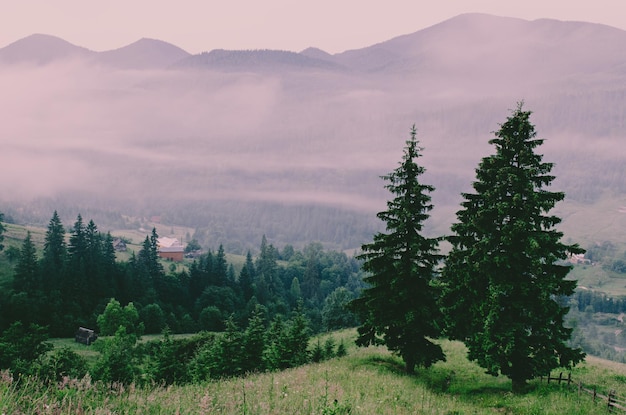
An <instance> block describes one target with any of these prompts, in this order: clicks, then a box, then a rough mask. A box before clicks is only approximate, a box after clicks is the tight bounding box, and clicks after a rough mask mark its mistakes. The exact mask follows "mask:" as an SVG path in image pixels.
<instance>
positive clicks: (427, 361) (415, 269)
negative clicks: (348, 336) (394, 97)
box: [351, 126, 445, 373]
mask: <svg viewBox="0 0 626 415" xmlns="http://www.w3.org/2000/svg"><path fill="white" fill-rule="evenodd" d="M416 135H417V131H416V129H415V126H413V128H412V129H411V138H410V139H409V140H408V141H407V142H406V147H405V149H404V156H403V159H402V161H401V163H400V165H399V167H398V168H397V169H396V170H394V171H393V172H392V173H390V174H388V175H386V176H383V177H382V178H383V179H384V180H386V181H387V182H388V184H387V185H386V186H385V188H386V189H387V190H389V191H390V192H391V193H392V194H393V195H394V196H395V197H394V198H393V200H390V201H388V202H387V208H388V209H387V210H386V211H383V212H380V213H378V215H377V216H378V218H380V219H381V220H382V221H384V222H385V224H386V227H387V232H388V233H378V234H376V235H375V236H374V241H373V242H372V243H370V244H366V245H363V247H362V250H363V254H361V255H360V256H359V258H360V259H362V260H363V261H364V263H363V269H364V270H365V271H366V272H368V273H369V275H368V276H367V277H366V278H365V281H366V282H367V283H368V284H369V287H367V288H366V289H364V290H363V291H362V294H361V297H360V298H358V299H356V300H354V301H353V302H352V303H351V305H352V309H353V310H354V311H355V312H356V313H357V314H358V316H359V317H360V318H361V321H362V325H361V326H360V327H359V329H358V332H359V336H358V339H357V344H358V345H359V346H367V345H370V344H384V345H386V346H387V348H388V349H389V350H391V351H392V352H394V353H397V354H398V355H400V356H401V357H402V359H403V360H404V362H405V365H406V371H407V372H408V373H412V372H413V371H414V369H415V366H416V365H419V366H424V367H428V366H430V365H431V364H432V363H435V362H436V361H438V360H444V359H445V356H444V354H443V351H442V350H441V347H440V346H439V345H436V344H434V343H433V342H432V341H431V340H430V338H433V337H437V336H439V334H440V330H439V327H438V322H439V321H440V316H439V308H438V305H437V295H436V290H435V288H434V287H433V284H432V280H433V276H434V275H435V267H436V266H437V264H438V262H439V260H440V259H441V256H440V255H439V254H438V240H437V239H436V238H426V237H424V236H423V235H422V231H423V227H424V221H426V220H427V219H428V217H429V214H428V212H429V211H430V210H431V209H432V205H431V203H430V202H431V198H430V196H429V193H430V192H432V191H433V190H434V187H433V186H430V185H425V184H422V183H420V176H421V175H422V174H423V173H424V171H425V170H424V168H423V167H422V166H420V165H418V164H417V162H416V160H417V158H419V157H420V156H421V150H422V149H421V147H419V146H418V141H417V139H416Z"/></svg>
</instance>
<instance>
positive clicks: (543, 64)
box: [334, 13, 626, 77]
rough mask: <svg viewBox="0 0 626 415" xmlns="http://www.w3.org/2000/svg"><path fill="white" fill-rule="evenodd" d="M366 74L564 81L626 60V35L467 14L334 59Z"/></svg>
mask: <svg viewBox="0 0 626 415" xmlns="http://www.w3.org/2000/svg"><path fill="white" fill-rule="evenodd" d="M334 60H335V61H336V62H338V63H341V64H343V65H346V66H349V67H352V68H362V69H364V70H369V71H376V70H390V69H394V70H396V71H397V70H403V71H404V72H410V71H415V70H417V71H424V72H426V71H428V73H430V74H432V73H433V72H434V71H437V72H439V73H440V74H445V75H455V74H458V73H463V72H472V73H476V72H480V73H482V74H483V75H484V76H485V77H491V76H492V75H493V74H497V73H501V72H503V71H506V72H509V73H511V75H512V74H513V73H514V72H517V73H519V74H527V75H532V76H534V75H538V74H540V75H541V76H543V77H545V76H550V77H562V76H564V75H565V76H567V75H570V74H574V73H581V72H588V71H599V70H606V69H607V68H611V67H615V66H616V65H618V64H620V63H623V62H625V61H626V31H623V30H620V29H615V28H612V27H610V26H605V25H600V24H591V23H584V22H562V21H557V20H551V19H540V20H535V21H527V20H522V19H517V18H508V17H497V16H492V15H486V14H475V13H470V14H462V15H459V16H457V17H454V18H452V19H449V20H446V21H444V22H442V23H439V24H436V25H434V26H431V27H429V28H426V29H423V30H420V31H418V32H415V33H412V34H408V35H405V36H399V37H396V38H393V39H390V40H387V41H385V42H382V43H379V44H376V45H372V46H369V47H366V48H362V49H358V50H350V51H346V52H343V53H340V54H337V55H335V56H334Z"/></svg>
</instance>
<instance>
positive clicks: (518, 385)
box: [511, 379, 526, 393]
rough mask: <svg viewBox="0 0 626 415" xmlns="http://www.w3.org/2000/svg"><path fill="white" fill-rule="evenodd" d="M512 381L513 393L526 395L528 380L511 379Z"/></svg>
mask: <svg viewBox="0 0 626 415" xmlns="http://www.w3.org/2000/svg"><path fill="white" fill-rule="evenodd" d="M511 381H512V387H511V389H512V391H513V393H524V392H525V391H526V380H525V379H511Z"/></svg>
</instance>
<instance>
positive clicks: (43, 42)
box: [0, 34, 190, 69]
mask: <svg viewBox="0 0 626 415" xmlns="http://www.w3.org/2000/svg"><path fill="white" fill-rule="evenodd" d="M189 56H190V55H189V53H188V52H186V51H184V50H183V49H181V48H179V47H178V46H174V45H172V44H170V43H167V42H163V41H160V40H155V39H146V38H143V39H140V40H138V41H136V42H134V43H131V44H130V45H127V46H124V47H121V48H119V49H114V50H109V51H104V52H94V51H92V50H89V49H86V48H83V47H80V46H76V45H73V44H71V43H69V42H67V41H65V40H63V39H61V38H58V37H55V36H50V35H41V34H35V35H31V36H28V37H25V38H23V39H20V40H18V41H16V42H13V43H11V44H10V45H8V46H6V47H4V48H2V49H0V64H8V65H12V64H36V65H45V64H50V63H58V62H63V61H68V60H83V61H85V62H87V63H92V64H93V63H96V64H100V65H105V66H109V67H112V68H121V69H165V68H167V67H169V66H171V65H173V64H174V63H176V62H178V61H180V60H183V59H185V58H187V57H189Z"/></svg>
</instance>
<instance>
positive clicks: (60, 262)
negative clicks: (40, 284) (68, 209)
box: [41, 210, 67, 292]
mask: <svg viewBox="0 0 626 415" xmlns="http://www.w3.org/2000/svg"><path fill="white" fill-rule="evenodd" d="M66 259H67V244H66V243H65V229H64V228H63V224H62V223H61V219H60V218H59V215H58V213H57V211H56V210H55V211H54V214H53V215H52V218H51V219H50V222H49V223H48V229H47V230H46V236H45V239H44V245H43V258H42V261H41V264H42V274H43V276H44V287H45V289H46V291H48V292H50V291H52V290H56V291H58V290H59V288H60V284H61V279H62V273H63V270H64V266H65V261H66Z"/></svg>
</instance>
